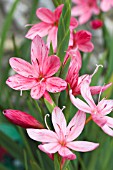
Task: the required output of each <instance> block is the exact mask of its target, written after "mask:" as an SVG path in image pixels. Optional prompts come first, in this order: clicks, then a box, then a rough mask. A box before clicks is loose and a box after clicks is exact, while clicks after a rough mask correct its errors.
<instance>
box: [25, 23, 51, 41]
mask: <svg viewBox="0 0 113 170" xmlns="http://www.w3.org/2000/svg"><path fill="white" fill-rule="evenodd" d="M51 27H52V26H51V25H50V24H47V23H45V22H40V23H38V24H35V25H33V26H32V27H31V28H30V29H29V31H28V32H27V34H26V36H25V37H26V38H28V39H31V40H33V39H34V37H35V36H36V35H39V36H40V37H44V36H46V35H47V34H48V32H49V30H50V29H51Z"/></svg>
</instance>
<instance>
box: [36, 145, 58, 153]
mask: <svg viewBox="0 0 113 170" xmlns="http://www.w3.org/2000/svg"><path fill="white" fill-rule="evenodd" d="M42 148H43V150H45V152H47V153H56V152H57V151H58V150H59V149H60V148H61V145H60V144H58V143H49V144H43V145H41V149H42ZM39 149H40V145H39Z"/></svg>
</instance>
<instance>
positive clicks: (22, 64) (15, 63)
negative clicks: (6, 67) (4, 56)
mask: <svg viewBox="0 0 113 170" xmlns="http://www.w3.org/2000/svg"><path fill="white" fill-rule="evenodd" d="M9 63H10V65H11V67H12V68H13V70H14V71H16V72H17V73H18V74H20V75H22V76H24V77H28V78H33V77H34V69H33V66H32V65H31V64H30V63H28V62H27V61H25V60H23V59H21V58H14V57H12V58H10V60H9Z"/></svg>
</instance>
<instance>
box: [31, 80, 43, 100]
mask: <svg viewBox="0 0 113 170" xmlns="http://www.w3.org/2000/svg"><path fill="white" fill-rule="evenodd" d="M45 90H46V87H45V83H44V82H41V83H40V82H39V83H38V84H37V85H36V86H35V87H33V88H32V89H31V97H32V98H33V99H37V100H38V99H40V98H41V97H42V96H43V95H44V93H45Z"/></svg>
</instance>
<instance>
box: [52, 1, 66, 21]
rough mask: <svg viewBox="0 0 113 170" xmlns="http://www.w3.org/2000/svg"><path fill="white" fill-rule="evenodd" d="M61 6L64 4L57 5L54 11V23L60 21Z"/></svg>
mask: <svg viewBox="0 0 113 170" xmlns="http://www.w3.org/2000/svg"><path fill="white" fill-rule="evenodd" d="M63 6H64V4H61V5H59V6H58V7H57V8H56V9H55V11H54V17H55V20H56V21H58V20H59V19H60V15H61V13H62V8H63Z"/></svg>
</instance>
